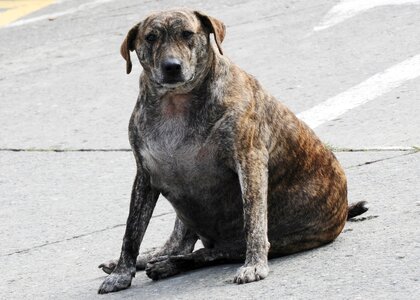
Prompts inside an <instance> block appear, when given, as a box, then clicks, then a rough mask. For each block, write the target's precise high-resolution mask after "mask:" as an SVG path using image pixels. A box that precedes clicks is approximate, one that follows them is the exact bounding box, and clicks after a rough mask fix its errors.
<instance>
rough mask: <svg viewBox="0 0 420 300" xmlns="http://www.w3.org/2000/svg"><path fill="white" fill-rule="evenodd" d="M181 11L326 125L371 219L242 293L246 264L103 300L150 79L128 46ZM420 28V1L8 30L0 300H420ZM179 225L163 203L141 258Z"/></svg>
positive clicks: (72, 19) (0, 115) (202, 4)
mask: <svg viewBox="0 0 420 300" xmlns="http://www.w3.org/2000/svg"><path fill="white" fill-rule="evenodd" d="M6 2H8V4H7V5H9V6H8V7H7V6H6ZM10 2H13V1H0V24H1V21H2V18H3V21H4V22H6V19H5V18H6V16H7V15H5V12H6V11H7V10H10V9H11V8H10V7H12V6H11V4H10ZM15 2H18V1H15ZM23 2H31V1H21V3H23ZM34 2H35V1H33V3H34ZM39 2H40V3H41V2H43V1H41V0H40V1H39ZM44 2H46V1H44ZM49 2H53V1H49ZM44 4H45V3H44ZM173 6H177V7H179V6H186V7H191V8H195V9H199V10H202V11H205V12H208V13H209V14H210V15H212V16H214V17H217V18H219V19H221V20H223V21H224V22H225V24H226V25H227V35H226V39H225V41H224V43H223V48H224V52H225V53H226V55H228V56H229V57H230V58H231V59H232V60H233V61H234V62H235V63H237V64H238V65H240V66H241V67H242V68H243V69H245V70H247V71H248V72H249V73H251V74H253V75H254V76H255V77H257V78H258V79H259V80H260V81H261V83H262V84H263V85H264V86H265V87H266V89H267V90H269V91H270V92H271V93H272V94H274V95H275V96H276V97H277V98H278V99H279V100H280V101H282V102H283V103H285V104H287V105H288V106H289V107H290V108H291V109H292V110H293V111H294V112H296V113H297V114H299V115H301V116H304V115H305V112H306V113H308V112H309V113H308V114H306V116H308V115H309V117H308V119H305V120H307V121H308V123H309V124H311V122H312V120H314V118H320V119H321V120H322V121H321V122H320V124H319V125H317V126H316V127H315V128H314V129H315V131H316V132H317V134H318V135H319V136H320V137H321V139H322V140H323V141H324V142H326V143H328V144H329V145H330V146H331V147H333V148H334V149H335V151H336V155H337V157H338V158H339V160H340V162H341V163H342V165H343V166H344V167H345V170H346V174H347V177H348V181H349V199H350V202H354V201H360V200H366V201H368V202H369V206H370V209H369V211H368V212H367V213H366V214H365V215H364V217H365V218H361V219H359V221H357V222H348V224H347V225H346V227H345V229H344V231H343V233H342V234H341V235H340V236H339V237H338V239H337V240H336V241H335V242H334V243H332V244H330V245H328V246H325V247H322V248H319V249H315V250H312V251H307V252H304V253H300V254H296V255H292V256H288V257H283V258H279V259H275V260H271V261H270V263H269V264H270V269H271V271H270V275H269V277H268V278H267V279H266V280H263V281H260V282H256V283H251V284H247V285H240V286H238V285H235V284H233V283H232V279H233V275H234V273H235V270H236V268H237V267H239V265H223V266H218V267H212V268H206V269H202V270H197V271H194V272H190V273H186V274H183V275H179V276H176V277H173V278H170V279H166V280H162V281H158V282H153V281H151V280H150V279H148V278H147V276H146V275H145V274H144V273H138V274H137V277H136V278H135V279H134V280H133V284H132V287H131V288H130V289H128V290H125V291H121V292H119V293H116V294H109V295H101V296H99V295H97V294H96V291H97V289H98V287H99V285H100V283H101V282H102V280H103V279H104V276H105V274H104V273H102V271H101V270H99V269H98V268H97V265H98V264H99V263H101V262H103V261H105V260H108V259H111V258H114V257H117V256H118V255H119V251H120V247H121V241H122V236H123V232H124V223H125V220H126V217H127V213H128V204H129V195H130V192H131V190H130V189H131V184H132V181H133V179H134V172H135V163H134V159H133V157H132V155H131V153H130V152H129V151H126V149H128V148H129V144H128V138H127V124H128V120H129V117H130V114H131V111H132V109H133V106H134V104H135V101H136V97H137V93H138V75H139V74H140V71H141V70H140V67H139V64H138V63H137V62H136V63H135V64H134V67H133V72H132V74H131V75H129V76H127V75H126V74H125V63H124V61H123V59H122V58H121V57H120V55H119V46H120V44H121V42H122V40H123V38H124V36H125V34H126V33H127V31H128V30H129V29H130V28H131V26H132V25H134V24H135V23H137V22H138V21H139V20H141V19H142V18H143V17H145V16H146V15H147V14H148V13H149V12H150V11H154V10H161V9H165V8H170V7H173ZM21 11H22V9H20V8H16V12H19V13H20V12H21ZM16 15H17V14H16ZM419 15H420V1H417V0H411V1H406V0H400V1H396V0H394V1H392V0H383V1H380V0H377V1H371V2H369V4H367V2H366V3H365V2H364V1H358V0H345V1H331V0H319V1H316V2H315V1H312V2H311V1H303V0H296V1H292V0H286V1H265V2H264V3H262V2H261V1H257V0H254V1H243V0H241V1H239V0H236V1H229V3H227V2H225V1H219V0H216V1H177V2H176V3H174V2H173V1H166V0H163V1H129V0H120V1H113V0H89V1H81V0H67V1H55V3H53V4H51V5H45V6H44V7H43V8H42V9H38V10H33V11H32V12H31V13H30V14H26V15H22V16H21V17H20V18H19V19H16V20H14V21H10V22H9V23H8V24H6V25H4V26H3V27H2V28H0V245H1V246H0V265H1V272H0V298H1V299H45V298H51V299H57V298H58V299H95V298H97V299H100V298H103V299H104V298H107V299H120V298H127V299H131V298H133V299H134V298H135V299H142V298H150V297H156V298H158V299H221V298H226V299H229V298H237V299H238V298H239V299H242V298H247V299H249V298H251V299H254V298H258V299H280V298H282V299H320V298H322V299H419V298H420V282H419V280H420V268H419V261H420V232H419V231H420V230H419V228H420V218H419V217H420V216H419V213H420V192H419V191H420V180H419V177H420V152H418V151H417V150H418V149H417V148H415V147H416V146H417V147H418V146H420V130H419V128H420V118H419V117H418V116H419V113H420V101H419V100H420V63H419V62H418V61H419V59H417V57H418V55H420V43H419V37H420V18H419V17H418V16H419ZM325 104H328V105H327V106H325ZM314 107H318V108H320V109H319V110H317V111H316V112H317V113H316V114H314V113H312V115H311V114H310V113H311V112H314ZM13 149H14V150H17V151H11V150H13ZM86 149H90V150H94V151H93V152H86V151H82V150H86ZM104 149H105V150H111V151H108V152H105V151H103V150H104ZM416 149H417V150H416ZM56 150H61V151H62V152H56ZM112 150H122V151H112ZM174 216H175V215H174V212H173V210H172V208H171V207H170V205H169V204H168V202H167V201H166V200H165V199H163V198H162V199H161V200H160V201H159V202H158V207H157V209H156V210H155V212H154V217H153V219H152V222H151V224H150V226H149V229H148V232H147V234H146V237H145V238H144V242H143V244H142V246H141V249H143V250H145V249H148V248H150V247H154V246H159V245H161V244H162V243H163V242H164V240H165V239H166V237H167V236H168V235H169V233H170V231H171V229H172V226H173V221H174Z"/></svg>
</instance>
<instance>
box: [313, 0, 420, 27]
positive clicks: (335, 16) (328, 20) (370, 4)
mask: <svg viewBox="0 0 420 300" xmlns="http://www.w3.org/2000/svg"><path fill="white" fill-rule="evenodd" d="M403 4H420V0H342V1H341V2H340V3H339V4H337V5H336V6H334V7H333V8H332V9H331V10H330V11H329V12H328V13H327V14H326V15H325V17H324V18H323V19H322V21H321V23H320V24H319V25H318V26H315V27H314V30H315V31H320V30H324V29H326V28H328V27H331V26H334V25H337V24H338V23H341V22H343V21H344V20H347V19H349V18H351V17H354V16H355V15H357V14H359V13H362V12H365V11H366V10H369V9H372V8H374V7H377V6H385V5H403Z"/></svg>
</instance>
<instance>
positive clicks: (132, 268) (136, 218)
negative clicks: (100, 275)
mask: <svg viewBox="0 0 420 300" xmlns="http://www.w3.org/2000/svg"><path fill="white" fill-rule="evenodd" d="M158 196H159V193H158V192H157V191H156V190H154V189H152V187H151V186H150V179H149V176H148V175H147V174H146V173H145V172H143V171H142V170H139V171H138V172H137V175H136V179H135V180H134V185H133V191H132V194H131V203H130V213H129V215H128V219H127V225H126V230H125V235H124V240H123V244H122V249H121V256H120V259H119V261H118V264H117V266H116V267H115V269H114V271H113V272H112V273H111V274H110V275H108V276H107V277H106V278H105V280H104V282H103V283H102V285H101V286H100V288H99V290H98V293H99V294H105V293H109V292H116V291H119V290H123V289H126V288H128V287H129V286H130V285H131V280H132V278H133V277H134V276H135V275H136V258H137V256H138V254H139V248H140V243H141V241H142V239H143V236H144V233H145V231H146V228H147V225H148V224H149V221H150V218H151V216H152V213H153V209H154V208H155V205H156V201H157V198H158Z"/></svg>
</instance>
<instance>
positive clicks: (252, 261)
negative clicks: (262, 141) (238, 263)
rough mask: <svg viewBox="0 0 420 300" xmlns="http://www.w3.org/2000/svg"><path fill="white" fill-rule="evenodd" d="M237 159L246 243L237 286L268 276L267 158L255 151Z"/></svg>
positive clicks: (239, 155) (265, 153) (237, 274)
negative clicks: (243, 262) (243, 261)
mask: <svg viewBox="0 0 420 300" xmlns="http://www.w3.org/2000/svg"><path fill="white" fill-rule="evenodd" d="M244 152H245V153H243V154H238V155H237V159H236V160H237V161H236V165H237V172H238V177H239V181H240V185H241V191H242V200H243V208H244V226H245V239H246V258H245V264H244V265H243V266H242V267H241V268H240V269H239V270H238V272H237V273H236V275H235V278H234V282H236V283H247V282H252V281H257V280H260V279H264V278H265V277H267V275H268V271H269V269H268V262H267V254H268V249H269V248H270V243H269V242H268V237H267V189H268V154H267V151H265V150H256V149H252V150H250V151H244Z"/></svg>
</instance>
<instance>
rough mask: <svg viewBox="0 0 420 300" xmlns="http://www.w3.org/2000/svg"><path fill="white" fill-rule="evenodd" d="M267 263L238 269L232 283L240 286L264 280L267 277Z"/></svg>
mask: <svg viewBox="0 0 420 300" xmlns="http://www.w3.org/2000/svg"><path fill="white" fill-rule="evenodd" d="M268 271H269V269H268V265H267V263H256V264H252V265H251V264H250V265H247V266H242V267H240V268H239V270H238V272H237V273H236V275H235V278H234V279H233V282H235V283H238V284H241V283H248V282H253V281H258V280H261V279H264V278H265V277H267V275H268Z"/></svg>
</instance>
